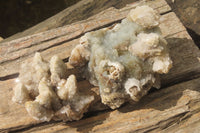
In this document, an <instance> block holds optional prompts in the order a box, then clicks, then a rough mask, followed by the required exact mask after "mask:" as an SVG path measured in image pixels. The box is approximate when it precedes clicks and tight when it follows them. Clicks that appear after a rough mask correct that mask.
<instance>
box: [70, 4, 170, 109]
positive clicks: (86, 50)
mask: <svg viewBox="0 0 200 133" xmlns="http://www.w3.org/2000/svg"><path fill="white" fill-rule="evenodd" d="M158 26H159V14H158V13H157V12H156V11H154V10H153V9H152V8H150V7H148V6H141V7H136V8H135V9H133V10H131V11H130V13H129V14H128V16H127V17H126V18H125V19H123V20H122V22H121V24H116V25H115V26H114V27H112V28H104V29H100V30H97V31H92V32H89V33H86V34H85V35H84V36H82V37H81V39H80V44H79V45H77V46H76V47H75V48H74V49H73V50H72V52H71V56H70V59H69V62H70V63H71V64H72V65H73V66H74V67H82V68H84V69H85V72H84V74H85V76H86V77H87V78H88V79H89V81H90V83H91V84H93V85H95V86H99V91H100V96H101V100H102V102H103V103H104V104H106V105H108V106H109V107H110V108H112V109H115V108H118V107H120V106H121V105H122V104H123V103H124V102H126V101H130V100H133V101H135V102H137V101H139V100H140V98H141V97H142V96H144V95H146V94H147V92H148V91H149V90H150V88H151V87H152V86H153V87H157V88H159V76H158V74H163V73H168V71H169V69H170V68H171V67H172V61H171V59H170V57H169V53H168V49H167V42H166V41H165V39H164V38H163V37H162V36H161V32H160V29H159V27H158Z"/></svg>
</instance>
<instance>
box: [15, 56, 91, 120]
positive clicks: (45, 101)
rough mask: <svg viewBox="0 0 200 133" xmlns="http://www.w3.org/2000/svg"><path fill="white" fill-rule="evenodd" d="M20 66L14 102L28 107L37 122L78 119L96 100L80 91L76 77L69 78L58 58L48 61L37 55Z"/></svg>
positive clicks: (65, 68)
mask: <svg viewBox="0 0 200 133" xmlns="http://www.w3.org/2000/svg"><path fill="white" fill-rule="evenodd" d="M21 67H22V68H21V71H20V75H19V79H17V85H16V86H15V87H14V96H13V98H12V100H13V101H14V102H17V103H20V104H25V108H26V110H27V112H28V113H29V115H30V116H32V117H33V118H34V119H36V120H39V121H50V120H51V119H54V120H63V121H72V120H79V119H81V118H82V117H83V114H84V113H85V112H86V111H87V109H88V108H89V105H90V104H91V103H92V101H93V100H94V96H93V95H90V94H82V93H80V92H79V89H78V88H77V81H76V77H75V76H74V75H73V74H72V75H70V76H69V74H68V72H67V66H66V65H65V63H64V62H63V61H62V60H61V59H60V58H59V57H58V56H53V57H52V58H51V60H50V62H47V61H45V60H44V59H43V58H42V57H41V55H40V53H36V54H35V56H34V58H33V61H32V62H26V63H24V64H23V65H22V66H21ZM68 76H69V77H68Z"/></svg>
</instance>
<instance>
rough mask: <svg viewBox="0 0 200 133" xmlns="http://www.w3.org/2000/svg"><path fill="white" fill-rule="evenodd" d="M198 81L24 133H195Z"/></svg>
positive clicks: (198, 113) (198, 120) (198, 112)
mask: <svg viewBox="0 0 200 133" xmlns="http://www.w3.org/2000/svg"><path fill="white" fill-rule="evenodd" d="M199 81H200V78H198V79H193V80H191V81H187V82H183V83H180V84H176V85H174V86H171V87H167V88H163V89H161V90H158V91H157V92H154V93H151V94H148V95H147V96H145V97H144V98H143V99H142V100H141V101H140V102H138V103H137V104H135V105H130V104H126V105H125V106H123V107H121V108H120V109H117V110H113V111H107V112H104V113H102V114H99V115H97V116H93V117H90V118H85V119H83V120H80V121H77V122H67V123H63V122H58V123H49V124H45V125H39V126H37V127H33V128H31V129H28V130H25V131H24V132H27V133H29V132H35V133H36V132H39V133H40V132H56V133H60V132H67V133H68V132H69V133H71V132H81V133H88V132H95V133H102V132H104V133H111V132H112V133H121V132H123V133H129V132H134V133H135V132H136V133H137V132H164V133H168V132H181V133H182V132H195V133H198V131H199V130H198V129H199V128H200V125H199V123H200V91H199V86H200V82H199Z"/></svg>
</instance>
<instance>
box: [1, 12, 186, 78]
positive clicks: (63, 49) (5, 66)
mask: <svg viewBox="0 0 200 133" xmlns="http://www.w3.org/2000/svg"><path fill="white" fill-rule="evenodd" d="M169 20H170V21H169ZM168 28H171V29H170V30H171V33H170V32H169V31H168V30H167V29H168ZM161 30H162V32H163V35H164V36H170V35H173V34H175V33H178V32H181V31H184V30H185V28H184V27H183V26H182V24H181V23H180V22H179V20H178V19H177V17H176V15H175V14H174V13H169V14H166V15H163V16H162V17H161ZM63 38H65V36H64V37H63ZM58 40H59V39H58ZM78 40H79V39H74V40H72V41H69V42H63V43H62V44H61V45H58V46H55V47H51V48H49V49H46V50H44V51H41V52H42V53H44V57H46V58H50V56H52V55H53V54H59V55H60V56H61V58H63V59H64V58H68V57H69V54H70V51H71V49H73V48H74V46H75V45H76V44H78ZM49 43H51V44H54V43H55V40H52V41H48V42H44V43H43V44H40V45H36V48H35V47H30V48H25V49H22V50H21V51H17V52H19V53H15V54H14V55H13V56H15V57H16V58H18V59H17V60H13V61H9V62H4V63H1V66H0V77H4V76H7V75H11V74H14V73H17V72H18V71H19V66H20V64H21V63H23V61H25V60H26V59H27V58H29V57H32V56H33V53H34V51H37V50H41V48H42V47H43V46H46V44H49ZM22 51H24V52H25V54H29V55H27V56H25V57H22V56H21V54H22ZM31 53H32V54H31ZM8 55H10V54H8ZM48 55H50V56H48ZM10 58H11V57H10ZM13 66H14V67H15V69H13Z"/></svg>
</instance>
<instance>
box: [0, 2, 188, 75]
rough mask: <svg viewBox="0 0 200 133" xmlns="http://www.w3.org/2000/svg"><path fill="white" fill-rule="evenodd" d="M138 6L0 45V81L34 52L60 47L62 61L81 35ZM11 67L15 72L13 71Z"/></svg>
mask: <svg viewBox="0 0 200 133" xmlns="http://www.w3.org/2000/svg"><path fill="white" fill-rule="evenodd" d="M139 4H140V3H134V4H130V5H128V6H126V7H124V8H122V9H120V10H117V9H116V8H109V9H107V10H105V11H103V12H101V13H99V14H97V15H95V16H93V17H90V18H88V19H87V20H84V21H80V22H77V23H74V24H71V25H68V26H64V27H60V28H57V29H53V30H50V31H46V32H42V33H38V34H35V35H31V36H27V37H23V38H20V39H17V40H12V41H9V42H5V43H0V78H3V77H6V76H8V75H13V74H16V73H17V72H18V71H19V67H18V66H20V64H21V63H23V61H25V60H26V59H28V58H30V57H32V56H33V55H34V53H35V52H36V51H40V52H43V51H45V52H46V53H47V50H51V48H52V49H56V48H60V47H62V48H61V49H62V52H64V53H65V54H66V55H65V56H63V57H62V58H68V56H69V54H70V50H71V49H72V48H73V47H74V46H75V45H76V44H77V43H78V41H75V39H77V40H78V39H79V37H80V36H81V35H83V34H84V33H85V32H88V31H91V30H96V29H99V28H102V27H106V26H109V25H111V24H113V23H116V22H119V21H120V20H121V19H123V18H124V17H125V16H126V15H127V13H128V12H129V11H130V10H131V9H133V8H135V6H137V5H139ZM147 4H149V5H150V6H152V7H153V8H155V9H156V10H158V11H160V13H164V12H168V11H169V10H170V8H165V10H160V9H161V8H162V7H166V6H168V5H167V3H166V2H165V1H164V0H155V1H149V3H147ZM181 30H184V29H181ZM177 32H178V31H177ZM71 41H73V42H71ZM64 48H66V50H63V49H64ZM57 53H59V52H57ZM52 54H53V53H52ZM52 54H51V55H52ZM45 57H46V55H45ZM13 66H15V69H13Z"/></svg>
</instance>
